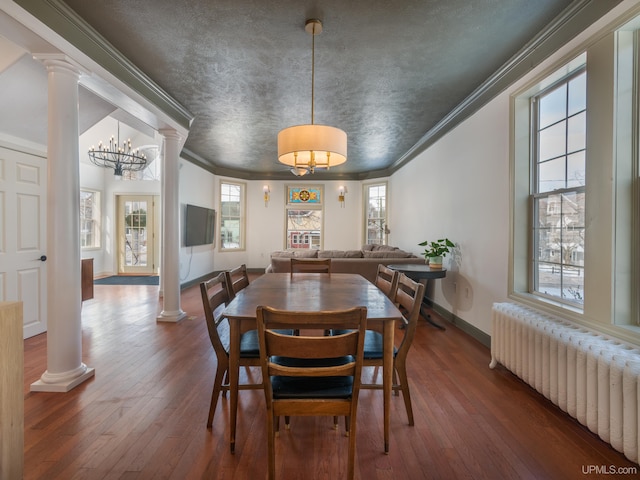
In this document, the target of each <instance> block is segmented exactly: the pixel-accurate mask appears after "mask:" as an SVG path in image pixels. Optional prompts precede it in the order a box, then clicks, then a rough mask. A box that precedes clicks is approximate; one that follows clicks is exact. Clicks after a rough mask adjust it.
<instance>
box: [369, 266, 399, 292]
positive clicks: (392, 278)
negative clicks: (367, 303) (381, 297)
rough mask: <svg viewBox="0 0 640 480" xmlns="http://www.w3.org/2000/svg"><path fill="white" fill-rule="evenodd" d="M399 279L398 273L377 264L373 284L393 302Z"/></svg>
mask: <svg viewBox="0 0 640 480" xmlns="http://www.w3.org/2000/svg"><path fill="white" fill-rule="evenodd" d="M399 277H400V272H398V271H397V270H392V269H390V268H389V267H387V266H386V265H383V264H379V265H378V272H377V273H376V278H375V282H374V283H375V285H376V287H378V288H379V289H380V290H382V291H383V292H384V294H385V295H386V296H387V297H389V298H390V299H392V300H393V298H394V297H395V294H396V289H397V288H398V278H399Z"/></svg>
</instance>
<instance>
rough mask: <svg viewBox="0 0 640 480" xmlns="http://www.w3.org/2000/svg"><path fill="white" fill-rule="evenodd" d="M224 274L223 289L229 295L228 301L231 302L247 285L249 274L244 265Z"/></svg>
mask: <svg viewBox="0 0 640 480" xmlns="http://www.w3.org/2000/svg"><path fill="white" fill-rule="evenodd" d="M226 273H227V275H226V279H225V287H226V288H227V291H228V293H229V301H231V300H233V298H234V297H235V296H236V294H237V293H238V292H239V291H240V290H242V289H243V288H245V287H247V286H248V285H249V274H248V273H247V266H246V265H245V264H244V263H243V264H242V265H239V266H237V267H235V268H232V269H231V270H229V271H227V272H226Z"/></svg>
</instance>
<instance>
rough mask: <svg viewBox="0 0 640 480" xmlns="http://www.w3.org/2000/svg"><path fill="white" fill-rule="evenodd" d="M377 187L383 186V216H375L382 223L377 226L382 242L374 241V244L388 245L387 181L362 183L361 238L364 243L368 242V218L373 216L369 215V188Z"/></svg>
mask: <svg viewBox="0 0 640 480" xmlns="http://www.w3.org/2000/svg"><path fill="white" fill-rule="evenodd" d="M379 187H384V189H385V190H384V215H383V216H379V217H375V219H376V220H381V221H382V224H381V226H380V227H379V230H380V234H381V235H380V236H381V238H380V240H381V242H382V243H380V244H378V243H376V245H388V244H389V233H390V232H389V227H388V225H389V219H388V215H389V184H388V182H386V181H385V182H375V183H367V184H364V185H363V196H364V198H363V202H362V204H363V209H364V213H363V219H364V220H363V238H364V242H363V243H365V244H368V243H370V238H369V220H370V219H371V218H373V217H369V211H370V209H369V201H370V198H371V189H373V188H379Z"/></svg>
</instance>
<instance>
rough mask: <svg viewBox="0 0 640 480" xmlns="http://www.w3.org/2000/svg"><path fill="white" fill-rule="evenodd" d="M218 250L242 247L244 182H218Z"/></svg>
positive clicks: (239, 248) (240, 248)
mask: <svg viewBox="0 0 640 480" xmlns="http://www.w3.org/2000/svg"><path fill="white" fill-rule="evenodd" d="M219 210H220V250H242V249H244V231H245V214H244V212H245V184H244V183H235V182H226V181H223V182H220V208H219Z"/></svg>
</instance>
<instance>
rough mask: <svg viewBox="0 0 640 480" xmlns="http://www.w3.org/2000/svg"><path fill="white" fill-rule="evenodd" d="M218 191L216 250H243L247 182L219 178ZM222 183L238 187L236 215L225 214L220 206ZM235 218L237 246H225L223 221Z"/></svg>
mask: <svg viewBox="0 0 640 480" xmlns="http://www.w3.org/2000/svg"><path fill="white" fill-rule="evenodd" d="M218 185H219V191H218V211H219V212H220V215H219V220H218V251H219V252H239V251H244V250H245V248H246V243H245V241H246V240H245V239H246V230H247V229H246V221H247V215H246V208H247V200H246V195H247V184H246V183H244V182H237V181H233V180H222V179H221V180H220V182H219V184H218ZM224 185H231V186H234V187H238V188H239V189H240V195H239V202H240V208H239V215H238V216H237V217H236V216H231V215H225V212H224V209H223V208H222V204H223V198H222V195H223V190H224ZM232 218H233V219H237V220H238V226H239V230H240V231H239V238H238V240H239V245H238V246H237V247H225V246H224V243H223V230H224V221H225V219H232Z"/></svg>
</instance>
